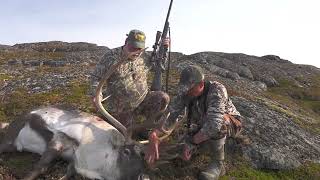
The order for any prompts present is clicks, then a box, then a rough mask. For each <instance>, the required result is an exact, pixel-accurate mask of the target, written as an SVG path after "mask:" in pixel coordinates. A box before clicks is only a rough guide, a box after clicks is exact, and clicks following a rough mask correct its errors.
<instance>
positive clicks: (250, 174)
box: [220, 157, 320, 180]
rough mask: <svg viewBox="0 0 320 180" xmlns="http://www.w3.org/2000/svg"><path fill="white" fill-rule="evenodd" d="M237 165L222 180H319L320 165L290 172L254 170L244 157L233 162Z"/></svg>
mask: <svg viewBox="0 0 320 180" xmlns="http://www.w3.org/2000/svg"><path fill="white" fill-rule="evenodd" d="M233 161H234V162H235V163H234V164H233V166H232V167H231V168H230V169H228V171H227V174H226V175H225V176H223V177H221V178H220V179H221V180H229V179H233V178H236V179H256V180H278V179H288V180H296V179H319V178H320V164H316V163H310V162H309V163H306V164H304V165H302V166H300V167H298V168H295V169H290V170H265V169H254V168H253V167H251V166H250V164H249V162H247V161H246V160H245V159H243V158H242V157H238V158H236V160H233Z"/></svg>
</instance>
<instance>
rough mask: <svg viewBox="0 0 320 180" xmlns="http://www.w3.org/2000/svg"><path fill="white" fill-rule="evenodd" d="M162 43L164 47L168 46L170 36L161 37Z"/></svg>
mask: <svg viewBox="0 0 320 180" xmlns="http://www.w3.org/2000/svg"><path fill="white" fill-rule="evenodd" d="M162 44H163V46H164V47H169V46H170V38H168V37H166V38H164V39H163V41H162Z"/></svg>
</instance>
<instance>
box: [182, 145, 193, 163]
mask: <svg viewBox="0 0 320 180" xmlns="http://www.w3.org/2000/svg"><path fill="white" fill-rule="evenodd" d="M191 155H192V153H191V148H190V146H189V145H188V144H185V145H184V147H183V154H182V159H183V160H185V161H189V160H190V159H191Z"/></svg>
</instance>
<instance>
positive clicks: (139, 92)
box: [91, 47, 148, 113]
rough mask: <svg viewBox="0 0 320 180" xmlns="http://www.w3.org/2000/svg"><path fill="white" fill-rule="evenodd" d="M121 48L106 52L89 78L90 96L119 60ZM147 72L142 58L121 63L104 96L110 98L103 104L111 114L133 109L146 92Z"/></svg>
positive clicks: (110, 79) (109, 80) (112, 76)
mask: <svg viewBox="0 0 320 180" xmlns="http://www.w3.org/2000/svg"><path fill="white" fill-rule="evenodd" d="M121 53H122V47H118V48H115V49H112V50H110V51H109V52H107V53H106V54H105V55H104V56H103V58H102V59H101V60H100V62H99V63H98V64H97V65H96V69H95V70H94V72H93V73H92V76H91V95H93V96H94V95H95V92H96V88H97V86H98V84H99V81H100V80H101V78H102V76H103V75H104V74H105V72H106V71H107V70H108V69H109V68H110V66H111V65H113V64H115V63H116V62H118V61H119V60H120V57H121ZM147 72H148V69H147V67H146V65H145V62H144V60H143V58H141V57H139V58H137V59H136V60H134V61H129V60H128V61H127V62H125V63H123V64H122V65H121V66H120V67H118V68H117V69H116V71H115V72H114V73H113V74H112V75H111V76H110V78H109V79H108V82H107V88H106V89H105V90H104V93H103V94H104V96H105V97H106V96H110V97H109V98H108V99H107V100H106V103H105V104H104V105H105V106H106V108H107V110H108V111H109V112H111V113H120V112H129V111H132V110H133V109H135V108H136V107H137V106H138V105H139V104H140V103H141V102H142V101H143V99H144V98H145V96H146V94H147V92H148V86H147Z"/></svg>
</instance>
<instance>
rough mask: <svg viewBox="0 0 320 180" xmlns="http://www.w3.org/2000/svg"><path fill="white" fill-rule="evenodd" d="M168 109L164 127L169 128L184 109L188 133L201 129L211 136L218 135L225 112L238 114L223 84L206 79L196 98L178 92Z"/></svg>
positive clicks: (216, 136)
mask: <svg viewBox="0 0 320 180" xmlns="http://www.w3.org/2000/svg"><path fill="white" fill-rule="evenodd" d="M168 111H170V116H169V118H168V119H167V121H166V122H165V125H164V129H167V130H168V129H170V127H171V126H172V125H173V124H175V122H176V121H179V120H180V119H179V116H180V117H181V115H182V114H184V113H185V111H186V112H187V125H188V128H189V129H188V131H189V133H190V132H191V133H192V134H195V133H196V132H198V131H201V132H202V133H204V134H206V135H207V136H209V137H211V138H218V137H220V134H219V132H220V129H221V127H222V125H223V124H224V119H223V115H224V114H225V113H228V114H230V115H234V116H240V113H239V112H238V111H237V110H236V108H235V106H234V105H233V103H232V101H231V99H230V98H229V97H228V94H227V90H226V88H225V87H224V85H222V84H221V83H219V82H216V81H213V82H211V81H207V82H206V83H205V89H204V93H203V94H202V95H201V96H199V97H196V98H191V97H188V96H186V95H182V94H179V93H178V95H177V96H176V97H175V98H173V100H172V102H171V103H170V105H169V107H168Z"/></svg>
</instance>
